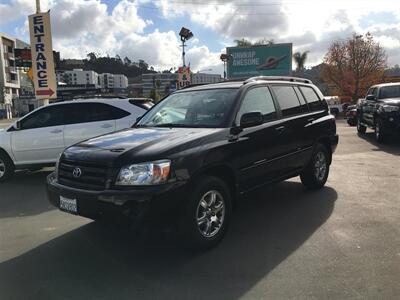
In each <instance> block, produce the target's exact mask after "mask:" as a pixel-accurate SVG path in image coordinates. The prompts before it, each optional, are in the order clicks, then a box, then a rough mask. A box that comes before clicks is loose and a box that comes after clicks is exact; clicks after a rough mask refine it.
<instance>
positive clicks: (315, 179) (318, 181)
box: [300, 144, 329, 190]
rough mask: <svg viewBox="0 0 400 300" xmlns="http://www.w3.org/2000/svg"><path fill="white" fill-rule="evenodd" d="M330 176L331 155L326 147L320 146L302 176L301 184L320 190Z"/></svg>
mask: <svg viewBox="0 0 400 300" xmlns="http://www.w3.org/2000/svg"><path fill="white" fill-rule="evenodd" d="M328 175H329V154H328V150H327V149H326V147H325V146H324V145H322V144H318V145H317V147H316V148H315V151H314V153H313V156H312V159H311V161H310V163H309V165H308V166H307V167H306V168H305V169H304V171H303V172H302V173H301V174H300V179H301V182H302V183H303V184H304V185H305V186H306V187H307V188H309V189H311V190H316V189H320V188H322V187H323V186H324V185H325V182H326V180H327V179H328Z"/></svg>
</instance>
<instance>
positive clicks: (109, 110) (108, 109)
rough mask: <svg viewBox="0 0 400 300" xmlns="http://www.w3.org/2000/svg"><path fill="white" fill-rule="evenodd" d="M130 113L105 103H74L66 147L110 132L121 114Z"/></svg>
mask: <svg viewBox="0 0 400 300" xmlns="http://www.w3.org/2000/svg"><path fill="white" fill-rule="evenodd" d="M121 113H122V114H129V113H127V112H125V111H123V110H121V109H118V108H116V107H114V106H111V105H108V104H104V103H95V102H91V103H90V102H89V103H74V104H71V105H70V106H69V109H68V116H67V117H66V126H65V133H64V141H65V145H66V147H68V146H70V145H73V144H75V143H78V142H80V141H83V140H86V139H89V138H92V137H95V136H98V135H102V134H106V133H110V132H113V131H115V129H116V119H118V118H119V117H118V116H119V114H121Z"/></svg>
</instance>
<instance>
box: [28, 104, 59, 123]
mask: <svg viewBox="0 0 400 300" xmlns="http://www.w3.org/2000/svg"><path fill="white" fill-rule="evenodd" d="M64 112H65V110H64V105H54V106H48V107H45V108H42V109H39V110H38V111H36V112H34V113H33V114H31V115H30V116H28V117H26V118H24V119H23V120H21V129H33V128H42V127H50V126H58V125H63V123H64Z"/></svg>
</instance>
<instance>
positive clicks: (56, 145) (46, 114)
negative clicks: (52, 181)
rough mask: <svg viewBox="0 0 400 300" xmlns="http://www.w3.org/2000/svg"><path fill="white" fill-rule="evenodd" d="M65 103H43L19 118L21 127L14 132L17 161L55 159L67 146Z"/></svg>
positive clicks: (12, 134)
mask: <svg viewBox="0 0 400 300" xmlns="http://www.w3.org/2000/svg"><path fill="white" fill-rule="evenodd" d="M64 113H65V105H64V104H58V105H49V106H47V107H43V108H41V109H39V110H36V111H35V112H33V113H31V114H30V115H28V116H26V117H25V118H23V119H22V120H21V121H20V127H21V129H20V130H16V131H13V132H12V133H11V147H12V152H13V155H14V158H15V161H16V164H35V163H38V164H39V163H51V162H55V161H56V159H57V158H58V156H59V154H60V153H61V152H62V150H63V149H64V146H65V145H64Z"/></svg>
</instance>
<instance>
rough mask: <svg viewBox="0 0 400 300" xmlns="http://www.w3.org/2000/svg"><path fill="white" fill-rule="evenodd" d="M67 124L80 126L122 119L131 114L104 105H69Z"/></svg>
mask: <svg viewBox="0 0 400 300" xmlns="http://www.w3.org/2000/svg"><path fill="white" fill-rule="evenodd" d="M68 111H69V113H68V116H67V117H66V124H79V123H89V122H100V121H107V120H115V119H121V118H124V117H126V116H128V115H129V114H130V113H129V112H127V111H124V110H122V109H119V108H117V107H114V106H111V105H107V104H103V103H74V104H69V105H68Z"/></svg>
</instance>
